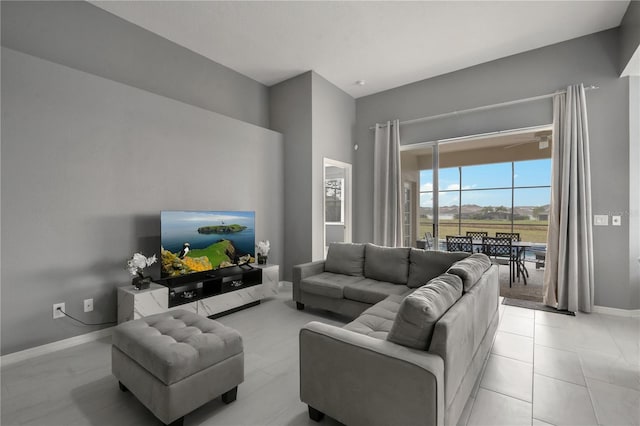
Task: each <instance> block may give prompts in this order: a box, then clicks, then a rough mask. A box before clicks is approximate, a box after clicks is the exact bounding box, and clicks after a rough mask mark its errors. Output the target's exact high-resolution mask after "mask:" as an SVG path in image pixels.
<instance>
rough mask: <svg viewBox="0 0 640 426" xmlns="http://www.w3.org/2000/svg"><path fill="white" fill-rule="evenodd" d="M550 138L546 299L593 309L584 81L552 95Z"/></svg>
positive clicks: (549, 302)
mask: <svg viewBox="0 0 640 426" xmlns="http://www.w3.org/2000/svg"><path fill="white" fill-rule="evenodd" d="M553 138H554V140H553V150H552V157H551V159H552V172H551V179H552V183H551V207H550V215H549V234H548V236H547V255H546V267H545V271H544V284H543V285H544V287H543V289H544V290H543V292H544V303H545V304H546V305H549V306H552V307H555V308H557V309H562V310H569V311H572V312H575V311H577V310H580V311H582V312H591V310H592V308H593V234H592V229H591V171H590V166H589V164H590V161H589V133H588V129H587V106H586V99H585V92H584V86H583V85H582V84H580V85H574V86H569V87H567V90H566V93H559V94H557V95H555V96H554V98H553Z"/></svg>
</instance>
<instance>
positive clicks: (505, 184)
mask: <svg viewBox="0 0 640 426" xmlns="http://www.w3.org/2000/svg"><path fill="white" fill-rule="evenodd" d="M510 187H511V163H497V164H482V165H479V166H465V167H463V168H462V189H478V188H510ZM509 203H511V200H509Z"/></svg>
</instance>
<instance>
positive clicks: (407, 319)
mask: <svg viewBox="0 0 640 426" xmlns="http://www.w3.org/2000/svg"><path fill="white" fill-rule="evenodd" d="M460 297H462V280H461V279H460V277H458V276H457V275H451V274H442V275H440V276H438V277H436V278H434V279H432V280H431V281H429V282H428V283H427V284H426V285H423V286H422V287H420V288H419V289H417V290H415V291H414V292H413V293H411V294H410V295H408V296H407V297H405V298H404V300H403V301H402V303H401V304H400V308H399V310H398V315H396V319H395V320H394V322H393V326H392V327H391V330H390V331H389V334H388V336H387V340H390V341H392V342H394V343H397V344H399V345H402V346H408V347H410V348H414V349H420V350H427V349H428V348H429V345H430V344H431V337H432V336H433V330H434V328H435V325H436V322H438V320H439V319H440V317H442V316H443V315H444V314H445V312H447V310H449V308H450V307H451V306H453V305H454V304H455V303H456V302H457V301H458V299H460Z"/></svg>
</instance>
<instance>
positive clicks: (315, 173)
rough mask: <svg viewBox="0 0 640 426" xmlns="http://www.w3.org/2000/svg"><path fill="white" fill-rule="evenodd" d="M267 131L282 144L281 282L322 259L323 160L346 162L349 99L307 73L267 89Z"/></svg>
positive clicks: (351, 110) (349, 135)
mask: <svg viewBox="0 0 640 426" xmlns="http://www.w3.org/2000/svg"><path fill="white" fill-rule="evenodd" d="M269 98H270V103H269V107H270V110H269V113H270V127H271V128H272V129H274V130H276V131H278V132H281V133H282V134H283V136H284V141H285V154H284V156H285V194H286V197H285V223H286V227H285V241H286V249H285V272H284V274H283V276H284V277H285V279H287V280H289V279H291V268H292V267H293V265H297V264H300V263H304V262H310V261H311V260H318V259H323V258H324V248H323V226H324V224H323V222H322V218H323V215H322V209H323V199H322V197H323V188H324V183H323V181H322V176H323V174H322V169H323V165H324V163H323V159H324V157H328V158H331V159H334V160H339V161H343V162H346V163H351V162H352V154H351V153H352V144H353V128H354V125H355V100H354V99H353V98H352V97H351V96H349V95H348V94H346V93H345V92H343V91H342V90H340V89H338V88H337V87H336V86H334V85H333V84H331V83H330V82H328V81H327V80H325V79H324V78H323V77H322V76H320V75H318V74H317V73H315V72H313V71H308V72H306V73H304V74H301V75H299V76H297V77H294V78H292V79H289V80H286V81H283V82H282V83H279V84H277V85H275V86H272V87H271V88H270V89H269Z"/></svg>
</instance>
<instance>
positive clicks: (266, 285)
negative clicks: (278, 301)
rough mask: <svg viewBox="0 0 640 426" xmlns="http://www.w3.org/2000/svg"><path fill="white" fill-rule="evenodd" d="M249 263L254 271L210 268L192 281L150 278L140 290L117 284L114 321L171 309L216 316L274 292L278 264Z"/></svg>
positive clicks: (278, 279)
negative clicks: (155, 280) (154, 280)
mask: <svg viewBox="0 0 640 426" xmlns="http://www.w3.org/2000/svg"><path fill="white" fill-rule="evenodd" d="M251 266H252V267H253V268H254V271H255V272H252V270H247V269H239V268H236V269H235V270H226V271H225V270H221V271H222V272H218V273H215V271H214V273H211V274H210V275H205V276H204V277H203V278H199V279H194V280H192V281H188V280H186V279H183V280H181V281H180V282H178V283H173V282H171V280H166V279H164V280H158V281H159V282H161V283H162V284H158V283H155V282H154V283H151V286H150V287H149V288H148V289H144V290H136V289H135V288H134V287H133V286H132V285H131V286H124V287H118V323H121V322H124V321H129V320H132V319H138V318H141V317H144V316H147V315H152V314H157V313H160V312H165V311H167V310H171V309H185V310H187V311H190V312H194V313H196V314H198V315H202V316H206V317H211V316H213V317H216V316H221V315H224V314H226V313H229V312H232V311H235V310H237V309H241V308H243V307H246V306H251V305H255V304H258V303H260V300H262V299H264V298H265V297H270V296H273V295H276V294H277V293H278V284H279V282H280V268H279V266H278V265H257V264H252V265H251ZM256 272H258V273H256ZM245 277H246V279H243V278H245ZM236 287H237V289H236ZM185 296H188V297H185Z"/></svg>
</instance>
